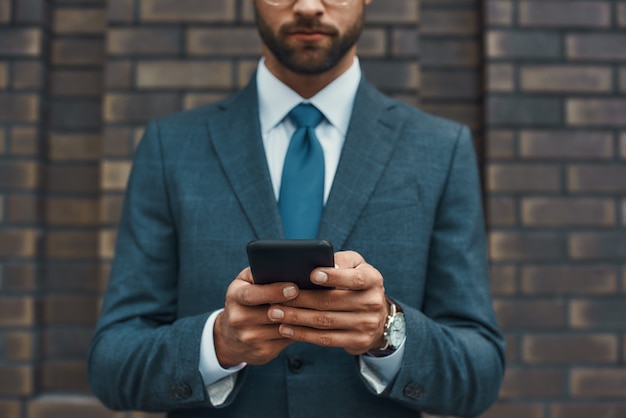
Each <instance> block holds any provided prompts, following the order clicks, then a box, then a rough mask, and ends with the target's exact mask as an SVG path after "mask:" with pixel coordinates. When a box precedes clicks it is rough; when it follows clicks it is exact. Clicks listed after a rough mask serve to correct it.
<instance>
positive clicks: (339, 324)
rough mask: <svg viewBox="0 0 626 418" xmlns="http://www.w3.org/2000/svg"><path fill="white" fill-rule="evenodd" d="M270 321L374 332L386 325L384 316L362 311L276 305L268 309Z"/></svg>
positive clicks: (324, 328)
mask: <svg viewBox="0 0 626 418" xmlns="http://www.w3.org/2000/svg"><path fill="white" fill-rule="evenodd" d="M268 318H269V319H270V321H275V322H281V323H282V324H287V325H295V326H300V327H308V328H314V329H318V330H360V331H361V332H365V333H367V334H374V333H376V332H378V330H380V329H381V328H382V327H383V325H384V318H383V317H382V316H380V315H376V314H363V313H362V312H325V311H316V310H311V309H290V308H286V307H284V306H282V305H274V306H271V307H270V308H269V309H268Z"/></svg>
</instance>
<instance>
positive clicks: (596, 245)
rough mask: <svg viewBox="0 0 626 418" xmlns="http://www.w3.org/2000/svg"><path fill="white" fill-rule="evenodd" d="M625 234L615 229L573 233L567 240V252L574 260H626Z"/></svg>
mask: <svg viewBox="0 0 626 418" xmlns="http://www.w3.org/2000/svg"><path fill="white" fill-rule="evenodd" d="M625 238H626V233H624V231H623V230H619V229H616V230H614V231H609V232H574V233H572V234H571V235H570V239H569V252H570V255H571V257H572V258H573V259H575V260H598V261H601V260H613V261H621V260H623V259H624V258H626V239H625Z"/></svg>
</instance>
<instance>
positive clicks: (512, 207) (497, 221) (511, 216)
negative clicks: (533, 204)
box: [486, 197, 517, 227]
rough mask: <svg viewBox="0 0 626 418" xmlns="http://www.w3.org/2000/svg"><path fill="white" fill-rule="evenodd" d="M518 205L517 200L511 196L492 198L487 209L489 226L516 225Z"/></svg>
mask: <svg viewBox="0 0 626 418" xmlns="http://www.w3.org/2000/svg"><path fill="white" fill-rule="evenodd" d="M516 206H517V205H516V202H515V200H514V199H511V198H501V197H492V198H490V199H489V200H488V206H487V211H486V212H487V215H488V218H487V219H488V224H489V226H491V227H497V226H514V225H515V224H516V223H517V208H516Z"/></svg>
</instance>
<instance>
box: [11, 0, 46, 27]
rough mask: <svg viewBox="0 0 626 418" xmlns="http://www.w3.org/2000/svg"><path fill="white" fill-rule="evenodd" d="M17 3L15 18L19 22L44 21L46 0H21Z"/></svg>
mask: <svg viewBox="0 0 626 418" xmlns="http://www.w3.org/2000/svg"><path fill="white" fill-rule="evenodd" d="M14 3H15V19H16V21H18V22H19V23H44V22H45V19H46V9H47V7H46V3H47V1H46V0H19V1H16V2H14Z"/></svg>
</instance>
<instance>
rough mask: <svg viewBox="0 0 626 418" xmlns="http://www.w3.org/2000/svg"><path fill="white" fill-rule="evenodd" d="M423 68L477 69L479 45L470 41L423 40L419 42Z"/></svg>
mask: <svg viewBox="0 0 626 418" xmlns="http://www.w3.org/2000/svg"><path fill="white" fill-rule="evenodd" d="M420 48H421V51H420V55H421V63H422V65H423V66H425V67H428V66H433V67H434V66H438V67H455V68H477V67H479V57H480V45H479V44H478V42H476V41H475V40H472V39H452V40H450V39H438V38H436V39H424V38H422V40H421V41H420Z"/></svg>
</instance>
